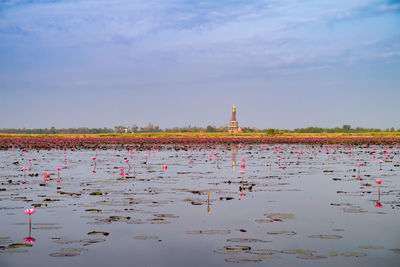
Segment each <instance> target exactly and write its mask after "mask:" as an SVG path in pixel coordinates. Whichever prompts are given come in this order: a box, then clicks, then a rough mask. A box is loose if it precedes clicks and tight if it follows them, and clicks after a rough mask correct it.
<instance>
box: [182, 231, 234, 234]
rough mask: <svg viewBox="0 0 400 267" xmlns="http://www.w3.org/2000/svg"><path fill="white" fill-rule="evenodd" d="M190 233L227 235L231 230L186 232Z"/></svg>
mask: <svg viewBox="0 0 400 267" xmlns="http://www.w3.org/2000/svg"><path fill="white" fill-rule="evenodd" d="M186 233H187V234H189V235H227V234H230V233H231V231H230V230H190V231H187V232H186Z"/></svg>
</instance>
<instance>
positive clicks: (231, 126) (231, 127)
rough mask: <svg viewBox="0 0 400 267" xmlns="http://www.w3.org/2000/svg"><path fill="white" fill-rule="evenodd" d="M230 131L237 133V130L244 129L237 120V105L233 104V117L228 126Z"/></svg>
mask: <svg viewBox="0 0 400 267" xmlns="http://www.w3.org/2000/svg"><path fill="white" fill-rule="evenodd" d="M228 132H229V133H237V132H242V129H240V128H239V124H238V122H237V120H236V107H235V105H233V107H232V118H231V120H230V122H229V126H228Z"/></svg>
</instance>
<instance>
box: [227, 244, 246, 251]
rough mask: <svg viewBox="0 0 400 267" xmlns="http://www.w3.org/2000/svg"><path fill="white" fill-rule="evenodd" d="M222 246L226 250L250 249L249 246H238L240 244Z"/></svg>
mask: <svg viewBox="0 0 400 267" xmlns="http://www.w3.org/2000/svg"><path fill="white" fill-rule="evenodd" d="M224 248H225V249H228V250H240V251H248V250H250V249H251V247H249V246H240V245H234V246H225V247H224Z"/></svg>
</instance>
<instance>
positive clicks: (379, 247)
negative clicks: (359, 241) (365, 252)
mask: <svg viewBox="0 0 400 267" xmlns="http://www.w3.org/2000/svg"><path fill="white" fill-rule="evenodd" d="M359 248H363V249H383V247H382V246H374V245H369V246H359Z"/></svg>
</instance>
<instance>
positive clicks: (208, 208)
mask: <svg viewBox="0 0 400 267" xmlns="http://www.w3.org/2000/svg"><path fill="white" fill-rule="evenodd" d="M207 212H210V191H207Z"/></svg>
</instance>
